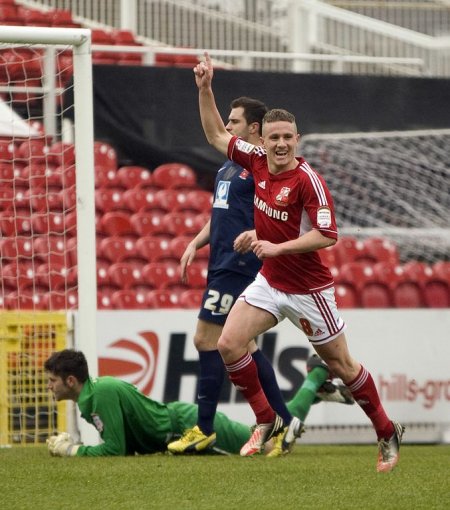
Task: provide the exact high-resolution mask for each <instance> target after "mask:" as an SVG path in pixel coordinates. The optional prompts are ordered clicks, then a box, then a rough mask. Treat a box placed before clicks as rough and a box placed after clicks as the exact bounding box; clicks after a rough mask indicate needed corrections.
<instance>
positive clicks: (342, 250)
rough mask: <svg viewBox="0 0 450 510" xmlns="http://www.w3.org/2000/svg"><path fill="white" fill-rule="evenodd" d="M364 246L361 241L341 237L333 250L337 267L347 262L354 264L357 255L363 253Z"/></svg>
mask: <svg viewBox="0 0 450 510" xmlns="http://www.w3.org/2000/svg"><path fill="white" fill-rule="evenodd" d="M363 248H364V245H363V243H362V241H358V240H357V239H356V238H354V237H351V236H347V237H342V238H341V239H339V241H338V242H337V243H336V244H335V245H334V247H333V250H335V252H336V257H337V262H338V264H339V266H342V265H343V264H346V263H348V262H355V261H356V260H357V258H358V255H361V254H362V252H363Z"/></svg>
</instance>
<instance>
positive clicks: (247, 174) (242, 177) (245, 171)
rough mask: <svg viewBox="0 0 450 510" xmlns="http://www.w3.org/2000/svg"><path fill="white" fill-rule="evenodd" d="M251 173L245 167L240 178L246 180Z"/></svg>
mask: <svg viewBox="0 0 450 510" xmlns="http://www.w3.org/2000/svg"><path fill="white" fill-rule="evenodd" d="M249 175H250V172H249V171H248V170H245V168H244V170H242V172H241V173H240V174H239V179H243V180H244V181H245V180H246V179H247V177H248V176H249Z"/></svg>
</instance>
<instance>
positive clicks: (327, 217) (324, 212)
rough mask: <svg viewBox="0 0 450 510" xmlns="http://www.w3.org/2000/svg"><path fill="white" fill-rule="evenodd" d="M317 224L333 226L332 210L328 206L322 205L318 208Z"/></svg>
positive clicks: (322, 226) (324, 226)
mask: <svg viewBox="0 0 450 510" xmlns="http://www.w3.org/2000/svg"><path fill="white" fill-rule="evenodd" d="M317 225H318V226H319V227H320V228H329V227H331V211H330V209H329V208H328V207H320V208H319V209H317Z"/></svg>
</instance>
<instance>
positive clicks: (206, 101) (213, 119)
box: [194, 51, 231, 156]
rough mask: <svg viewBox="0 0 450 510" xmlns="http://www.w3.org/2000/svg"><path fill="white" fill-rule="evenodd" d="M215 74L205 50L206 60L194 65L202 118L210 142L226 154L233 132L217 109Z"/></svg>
mask: <svg viewBox="0 0 450 510" xmlns="http://www.w3.org/2000/svg"><path fill="white" fill-rule="evenodd" d="M213 74H214V69H213V65H212V62H211V58H210V56H209V54H208V52H206V51H205V61H204V62H200V63H199V64H198V65H196V66H195V67H194V75H195V83H196V84H197V87H198V98H199V107H200V119H201V121H202V126H203V131H204V132H205V135H206V139H207V140H208V142H209V143H210V144H211V145H212V146H213V147H214V148H216V149H217V150H218V151H219V152H221V153H222V154H224V155H225V156H226V155H227V152H228V143H229V141H230V139H231V134H230V133H228V131H227V130H226V129H225V125H224V123H223V121H222V118H221V116H220V114H219V111H218V110H217V106H216V101H215V99H214V94H213V91H212V87H211V82H212V78H213Z"/></svg>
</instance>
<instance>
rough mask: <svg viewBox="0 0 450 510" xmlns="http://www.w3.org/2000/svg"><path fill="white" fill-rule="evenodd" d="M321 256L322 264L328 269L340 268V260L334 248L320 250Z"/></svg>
mask: <svg viewBox="0 0 450 510" xmlns="http://www.w3.org/2000/svg"><path fill="white" fill-rule="evenodd" d="M319 255H320V260H321V261H322V264H324V265H325V266H327V267H328V268H330V267H337V266H338V258H337V255H336V251H335V250H334V246H331V247H329V248H324V249H323V250H319Z"/></svg>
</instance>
